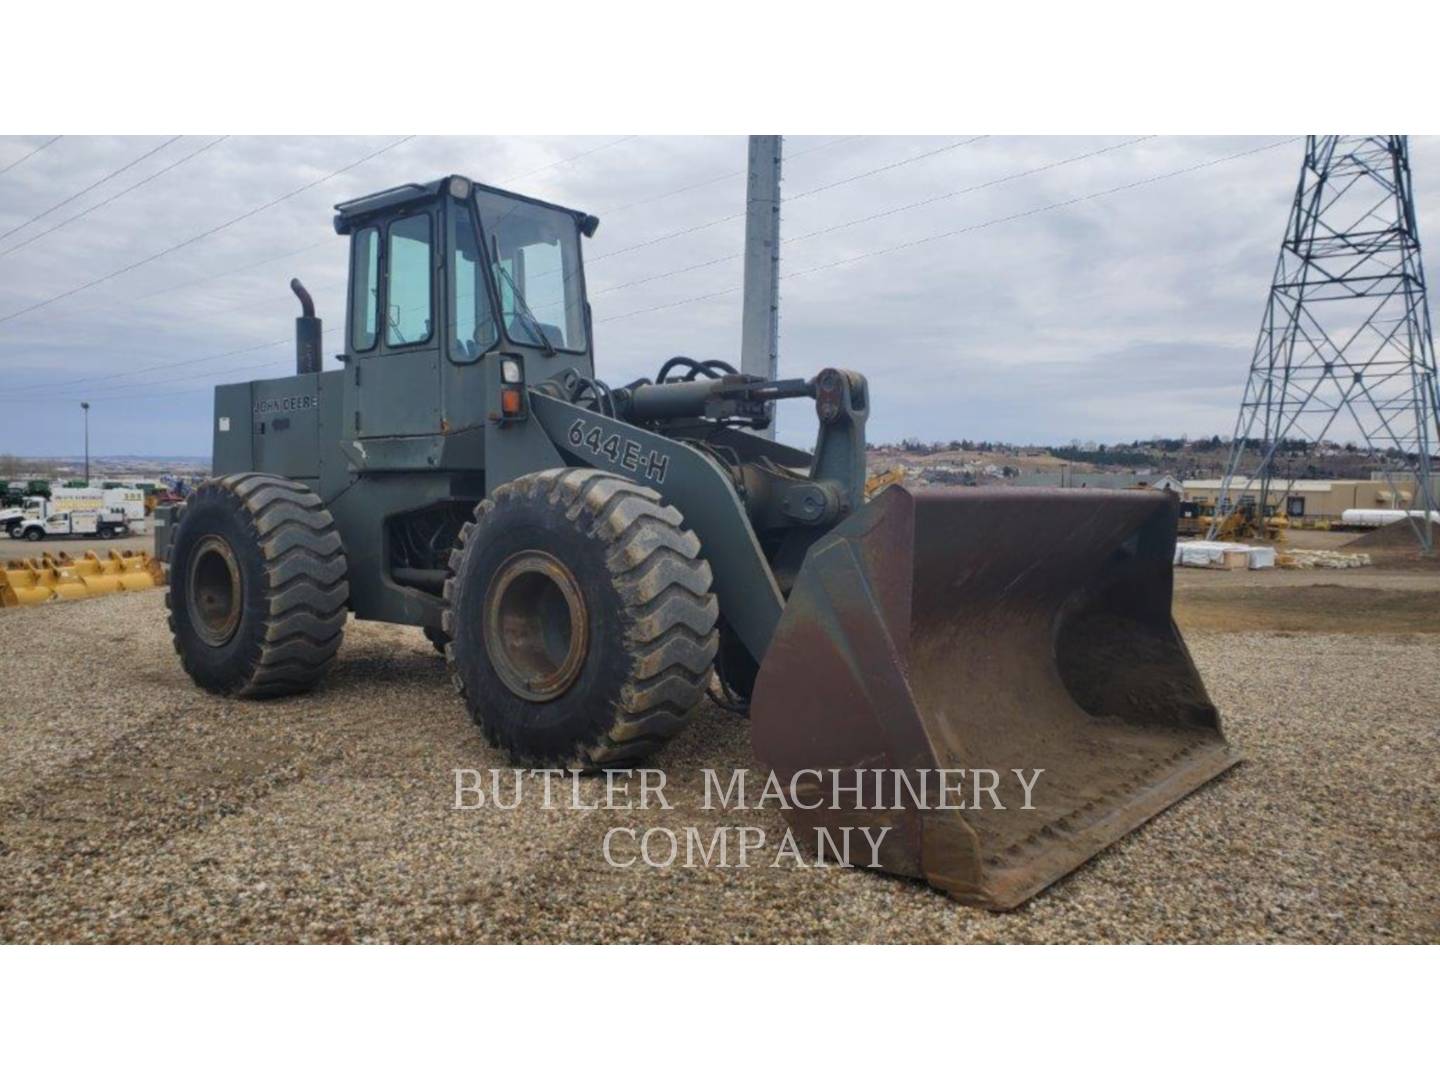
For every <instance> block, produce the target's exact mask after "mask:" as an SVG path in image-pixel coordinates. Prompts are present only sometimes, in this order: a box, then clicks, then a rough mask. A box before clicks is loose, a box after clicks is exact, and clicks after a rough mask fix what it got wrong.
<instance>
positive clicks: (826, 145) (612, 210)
mask: <svg viewBox="0 0 1440 1080" xmlns="http://www.w3.org/2000/svg"><path fill="white" fill-rule="evenodd" d="M859 138H862V136H860V135H846V136H844V137H843V138H839V139H831V140H830V141H829V142H823V143H821V144H820V145H819V146H809V147H806V148H805V149H804V150H798V151H796V152H795V153H793V154H788V153H787V154H786V156H785V160H786V162H787V163H788V162H791V161H794V160H795V159H796V158H801V157H804V156H805V155H806V154H818V153H820V151H822V150H829V149H830V148H831V147H833V146H839V145H840V144H841V143H847V142H854V141H855V140H856V139H859ZM744 175H745V170H744V169H736V170H734V171H732V172H727V173H721V174H720V175H719V176H712V177H710V179H709V180H700V181H698V182H697V183H694V184H686V185H685V186H684V187H678V188H672V189H670V190H669V191H665V192H661V193H660V194H659V195H649V196H646V197H645V198H643V199H637V200H635V201H634V202H628V203H625V204H623V205H621V206H612V207H609V208H608V209H605V210H597V211H596V213H597V214H598V215H599V216H600V217H605V216H607V215H610V214H618V213H620V212H622V211H624V210H632V209H634V208H635V207H637V206H648V205H649V204H650V203H655V202H659V201H660V200H661V199H668V198H670V196H672V195H683V194H685V193H686V192H687V191H696V190H698V189H699V188H702V187H709V186H710V185H711V184H718V183H719V182H720V181H721V180H730V179H733V178H734V177H737V176H744Z"/></svg>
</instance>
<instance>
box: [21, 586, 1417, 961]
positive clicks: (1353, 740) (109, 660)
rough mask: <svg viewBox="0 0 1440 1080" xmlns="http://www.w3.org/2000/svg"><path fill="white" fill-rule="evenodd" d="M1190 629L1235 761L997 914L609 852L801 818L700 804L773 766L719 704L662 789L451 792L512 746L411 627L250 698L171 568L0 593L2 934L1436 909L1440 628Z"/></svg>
mask: <svg viewBox="0 0 1440 1080" xmlns="http://www.w3.org/2000/svg"><path fill="white" fill-rule="evenodd" d="M1249 576H1263V575H1249ZM1190 644H1191V647H1192V651H1193V652H1194V654H1195V658H1196V661H1197V662H1198V664H1199V665H1200V667H1201V669H1202V671H1203V673H1204V675H1205V677H1206V680H1207V682H1208V684H1209V687H1210V690H1211V693H1212V695H1213V696H1214V697H1215V699H1216V700H1217V702H1218V704H1219V705H1220V707H1221V709H1222V711H1223V713H1224V715H1225V717H1226V720H1227V730H1228V734H1229V736H1230V738H1231V739H1232V740H1234V741H1235V742H1237V743H1238V744H1239V746H1240V747H1241V748H1242V750H1243V751H1244V753H1245V754H1246V755H1247V757H1248V759H1249V760H1248V762H1247V764H1245V765H1242V766H1240V767H1239V768H1238V769H1235V770H1232V771H1231V772H1230V773H1229V774H1227V775H1226V776H1225V777H1223V778H1222V779H1220V780H1219V781H1216V782H1214V783H1212V784H1210V785H1209V786H1207V787H1206V788H1204V789H1202V790H1201V791H1200V792H1198V793H1197V794H1196V795H1194V796H1192V797H1191V798H1189V799H1187V800H1186V801H1185V802H1183V803H1181V804H1180V805H1179V806H1176V807H1173V808H1172V809H1171V810H1169V811H1168V812H1166V813H1165V814H1163V815H1161V816H1160V817H1159V818H1157V819H1156V820H1154V821H1153V822H1151V823H1150V824H1149V825H1147V826H1146V827H1144V828H1143V829H1141V830H1140V831H1139V832H1138V833H1135V834H1132V835H1131V836H1129V837H1128V838H1126V839H1125V840H1123V841H1121V842H1120V843H1118V844H1116V845H1114V846H1113V847H1111V848H1110V849H1108V850H1107V851H1106V852H1105V853H1103V854H1102V855H1101V856H1099V857H1098V858H1096V859H1094V860H1092V861H1091V862H1090V863H1088V864H1087V865H1086V866H1085V867H1083V868H1082V869H1081V870H1080V871H1078V872H1077V873H1075V874H1072V875H1071V876H1070V877H1068V878H1067V879H1065V880H1064V881H1062V882H1060V883H1059V884H1057V885H1056V886H1054V887H1052V888H1051V889H1049V890H1048V891H1047V892H1045V893H1043V894H1042V895H1041V896H1040V897H1038V898H1037V899H1035V900H1033V901H1031V902H1030V903H1029V904H1027V905H1025V906H1024V907H1022V908H1021V909H1019V910H1018V911H1016V912H1012V913H1009V914H1003V915H999V914H992V913H988V912H983V911H977V910H974V909H971V908H966V907H962V906H960V905H958V904H956V903H954V902H952V901H950V900H949V899H947V898H946V897H944V896H943V895H941V894H939V893H937V892H935V891H933V890H931V889H929V888H927V887H925V886H923V885H919V884H916V883H913V882H909V881H904V880H899V879H894V878H886V877H882V876H879V875H876V874H871V873H867V872H862V871H856V870H844V869H824V870H820V869H795V868H785V869H778V870H777V869H769V868H751V869H747V870H740V869H730V870H724V869H719V868H710V869H704V868H699V869H684V868H671V869H665V870H654V869H650V868H647V867H644V866H638V865H637V867H635V868H631V869H616V868H611V867H609V866H607V865H606V863H605V861H604V858H603V856H602V854H601V843H602V841H603V839H604V836H605V834H606V832H607V830H609V829H611V828H613V827H617V826H631V827H634V826H638V827H640V828H641V829H644V828H648V827H653V826H664V827H669V828H672V829H675V830H677V831H682V832H683V829H684V828H685V827H686V826H687V825H696V826H700V827H701V828H702V829H703V830H705V831H706V832H707V833H708V832H709V830H711V829H713V828H714V827H715V826H716V825H725V824H728V825H735V826H740V825H743V826H752V827H760V828H765V829H767V830H773V831H775V832H776V833H778V831H780V830H781V828H782V824H781V820H780V818H779V815H778V814H776V813H771V812H769V811H753V810H752V811H749V812H745V813H738V812H720V811H714V812H709V813H707V812H705V811H703V810H701V809H699V806H700V804H701V800H702V787H703V785H702V781H701V779H700V770H701V769H702V768H705V767H711V768H716V769H725V770H728V769H729V768H732V767H740V766H745V765H751V766H752V767H753V762H751V761H750V759H749V751H748V744H747V737H746V730H745V722H744V721H743V720H742V719H739V718H736V717H733V716H731V715H729V714H726V713H723V712H721V711H719V710H713V709H712V710H708V711H706V712H705V713H703V714H702V715H701V716H700V717H699V718H698V719H697V721H696V722H695V724H694V725H693V726H692V727H691V728H690V730H689V731H688V732H687V733H686V734H685V735H684V736H682V738H681V739H680V740H679V741H678V742H677V743H676V744H675V745H674V746H672V747H671V748H670V749H669V750H668V751H667V752H666V753H665V754H664V755H662V757H661V758H660V760H658V761H657V762H656V763H655V764H658V765H660V766H662V767H664V768H665V769H666V770H667V772H668V774H669V783H668V785H667V787H666V793H667V795H668V796H669V797H670V800H671V802H672V803H674V804H675V808H674V809H673V810H671V811H668V812H663V813H657V812H646V813H641V812H639V811H628V812H627V811H621V810H617V811H606V810H595V811H589V812H583V813H581V812H572V811H569V810H562V809H549V810H547V809H545V807H544V806H543V805H542V792H541V791H540V790H539V788H538V787H536V786H534V785H532V786H531V787H529V788H527V791H526V795H525V798H524V800H523V801H522V804H521V806H520V807H519V808H518V809H516V810H513V811H502V810H496V809H493V808H489V809H485V810H478V811H466V812H457V811H455V810H453V809H451V806H452V803H453V799H454V774H453V770H454V769H456V768H479V769H488V768H491V767H497V768H501V767H505V766H506V762H505V761H504V760H503V759H502V758H500V757H499V756H498V755H497V754H495V753H494V752H493V751H492V750H490V749H489V748H488V747H487V746H485V744H484V743H483V742H482V741H481V740H480V738H479V736H478V735H477V734H476V733H475V732H474V731H473V730H472V728H471V726H470V724H469V723H468V721H467V720H466V717H465V714H464V711H463V709H462V708H461V706H460V703H459V702H458V700H457V699H456V697H455V695H454V692H453V690H452V689H451V688H450V685H449V682H448V680H447V679H446V678H445V675H444V671H443V665H442V662H441V660H440V658H439V657H438V656H437V655H436V654H435V653H434V651H433V650H432V649H431V648H430V646H429V644H428V643H427V642H426V641H425V640H424V639H423V638H422V637H421V635H420V633H419V631H416V630H410V629H403V628H396V627H387V626H380V625H376V624H368V623H362V624H356V623H353V622H352V623H351V625H350V628H349V631H348V634H347V639H346V644H345V646H344V647H343V648H342V650H341V653H340V656H339V660H338V662H337V664H336V667H335V669H334V671H333V674H332V676H331V678H330V679H329V680H328V682H327V683H326V684H325V686H324V687H322V689H321V690H320V691H319V692H317V693H315V694H312V695H310V696H309V697H307V698H303V699H292V700H287V701H280V702H270V703H249V702H232V701H226V700H223V699H217V698H213V697H209V696H207V695H205V694H203V693H201V692H199V691H198V690H196V689H195V688H194V687H193V686H192V685H191V684H190V682H189V680H188V679H187V678H186V677H185V676H184V675H183V673H182V672H181V670H180V667H179V664H178V663H177V662H176V659H175V657H174V655H173V653H172V651H171V647H170V643H169V638H168V634H167V632H166V630H165V628H164V620H163V598H162V591H161V590H155V591H153V592H148V593H137V594H130V595H120V596H116V597H113V598H108V599H104V600H95V601H90V602H87V603H74V604H63V605H62V604H54V605H46V606H44V607H39V608H21V609H15V610H6V611H0V677H3V685H4V686H5V687H6V701H5V705H4V709H3V724H0V814H3V817H0V822H3V824H0V939H3V940H5V941H721V942H726V941H742V942H743V941H755V942H760V941H826V942H832V941H833V942H847V941H873V942H967V941H1020V942H1084V941H1113V942H1131V941H1137V942H1143V941H1161V942H1183V941H1225V942H1229V941H1295V942H1359V941H1419V942H1425V941H1436V940H1437V939H1440V914H1437V904H1436V896H1437V895H1440V858H1437V841H1440V777H1437V770H1436V761H1437V760H1440V724H1437V719H1436V710H1435V706H1434V703H1435V701H1436V700H1437V699H1440V636H1437V635H1432V634H1411V635H1355V634H1350V635H1336V636H1327V635H1323V634H1296V633H1293V632H1275V633H1234V634H1209V633H1196V634H1191V635H1190ZM601 786H602V785H601V783H600V782H599V781H586V782H585V783H584V785H583V793H584V795H585V797H586V799H587V800H589V801H594V800H595V799H596V798H597V796H601V795H602V794H603V792H602V790H601Z"/></svg>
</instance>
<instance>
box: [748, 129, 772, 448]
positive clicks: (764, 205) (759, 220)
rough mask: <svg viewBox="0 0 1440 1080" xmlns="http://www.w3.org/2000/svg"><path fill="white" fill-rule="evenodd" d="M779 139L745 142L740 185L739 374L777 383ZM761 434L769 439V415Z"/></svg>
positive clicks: (764, 137) (767, 137) (754, 137)
mask: <svg viewBox="0 0 1440 1080" xmlns="http://www.w3.org/2000/svg"><path fill="white" fill-rule="evenodd" d="M780 139H781V137H780V136H779V135H751V136H750V171H749V178H748V179H747V180H746V182H745V289H744V297H745V298H744V310H743V315H742V318H741V324H740V370H741V371H742V372H743V373H744V374H746V375H759V376H760V377H761V378H764V379H774V378H776V377H777V374H778V370H779V356H780V157H781V149H780ZM771 407H772V408H773V407H774V406H771ZM764 434H765V436H766V437H767V438H774V437H775V420H774V417H773V414H772V417H771V420H770V426H769V427H768V428H767V429H766V430H765V432H764Z"/></svg>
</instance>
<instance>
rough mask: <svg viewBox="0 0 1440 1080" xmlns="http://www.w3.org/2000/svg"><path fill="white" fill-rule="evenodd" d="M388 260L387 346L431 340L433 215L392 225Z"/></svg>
mask: <svg viewBox="0 0 1440 1080" xmlns="http://www.w3.org/2000/svg"><path fill="white" fill-rule="evenodd" d="M389 243H390V246H389V249H388V250H387V251H386V259H385V344H386V345H391V346H396V345H418V344H420V343H421V342H424V341H429V340H430V328H431V319H432V314H431V298H430V215H429V214H416V215H415V216H413V217H407V218H401V219H400V220H399V221H396V222H394V223H393V224H392V225H391V226H390V238H389Z"/></svg>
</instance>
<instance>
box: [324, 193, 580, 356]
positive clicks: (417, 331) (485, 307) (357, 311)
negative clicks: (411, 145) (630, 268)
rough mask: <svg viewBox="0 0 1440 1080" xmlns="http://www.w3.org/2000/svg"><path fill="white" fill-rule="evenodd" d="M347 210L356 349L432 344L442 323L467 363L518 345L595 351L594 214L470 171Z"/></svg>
mask: <svg viewBox="0 0 1440 1080" xmlns="http://www.w3.org/2000/svg"><path fill="white" fill-rule="evenodd" d="M335 209H336V211H337V213H336V216H335V231H336V232H338V233H340V234H341V235H347V236H350V237H351V263H350V267H351V275H350V305H349V306H350V311H349V334H348V337H349V341H348V350H349V351H351V352H355V353H362V352H368V351H369V350H371V349H375V348H377V347H378V348H382V349H389V350H397V349H398V350H405V349H410V348H414V347H417V346H423V345H427V344H431V343H432V342H433V341H434V337H435V335H434V332H433V331H434V327H435V325H436V322H437V321H439V322H441V323H443V325H444V328H445V332H444V334H443V335H442V338H443V343H441V347H442V348H443V350H444V352H445V354H446V358H447V359H449V360H450V361H452V362H455V363H472V362H474V361H476V360H478V359H479V358H480V357H481V356H483V355H484V354H485V353H487V352H491V351H494V350H496V349H499V348H506V347H509V348H518V349H523V350H526V351H529V350H532V349H538V350H540V351H541V352H542V353H544V354H545V355H546V356H554V355H556V354H559V353H566V354H569V355H570V357H571V359H570V361H569V363H570V364H571V365H574V364H575V363H576V361H575V357H576V356H577V355H584V356H587V357H588V354H589V352H590V340H589V338H590V333H589V322H590V319H589V308H588V305H587V303H586V299H585V276H584V270H583V265H582V262H581V255H580V236H581V234H582V233H583V234H584V235H585V236H592V235H594V233H595V229H596V227H597V226H598V225H599V220H598V219H597V218H595V217H594V216H592V215H590V214H585V213H581V212H580V211H577V210H570V209H567V208H566V207H562V206H556V205H554V204H552V203H546V202H541V201H540V200H538V199H531V198H528V197H526V196H524V195H517V194H515V193H513V192H508V191H502V190H500V189H498V188H492V187H487V186H485V185H483V184H477V183H475V182H474V181H471V180H469V179H466V178H465V177H463V176H450V177H446V178H444V179H442V180H436V181H433V182H431V183H429V184H405V185H402V186H400V187H396V188H391V189H389V190H387V191H382V192H379V193H377V194H374V195H367V196H365V197H363V198H360V199H353V200H351V201H349V202H344V203H340V204H339V205H338V206H336V208H335Z"/></svg>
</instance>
